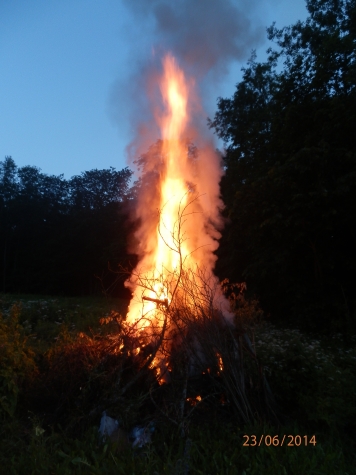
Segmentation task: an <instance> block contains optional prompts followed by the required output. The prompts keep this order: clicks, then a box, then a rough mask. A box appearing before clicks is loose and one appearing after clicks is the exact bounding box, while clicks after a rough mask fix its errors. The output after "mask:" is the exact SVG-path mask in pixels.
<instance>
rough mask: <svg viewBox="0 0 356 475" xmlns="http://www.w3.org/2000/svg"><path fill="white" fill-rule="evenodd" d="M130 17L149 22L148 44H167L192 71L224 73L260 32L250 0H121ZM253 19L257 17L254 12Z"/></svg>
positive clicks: (256, 41) (253, 44) (162, 46)
mask: <svg viewBox="0 0 356 475" xmlns="http://www.w3.org/2000/svg"><path fill="white" fill-rule="evenodd" d="M124 3H125V4H126V5H127V7H128V9H129V10H131V11H132V12H133V14H134V20H135V21H138V22H140V23H141V22H143V23H146V24H147V23H150V24H151V25H152V30H153V31H152V33H153V38H152V39H153V41H154V44H153V46H154V47H155V48H157V50H158V51H160V50H166V51H167V50H170V51H171V52H172V53H173V55H174V56H176V57H177V58H178V60H179V62H180V64H182V66H183V67H184V68H185V69H188V71H189V70H191V69H192V70H193V71H194V73H195V76H197V75H199V76H200V75H206V74H207V73H212V74H213V75H214V76H217V77H219V76H220V75H221V74H224V73H226V71H227V66H228V64H229V63H230V62H231V61H232V60H245V59H246V57H247V56H249V54H250V52H251V49H253V48H255V47H256V46H257V45H258V44H259V43H260V41H261V40H262V39H263V37H264V35H265V34H264V28H263V27H262V26H261V25H260V24H256V23H259V22H256V21H253V20H252V18H253V16H254V15H255V11H256V8H255V7H256V6H257V1H256V0H124ZM256 19H257V18H256ZM193 71H191V72H193Z"/></svg>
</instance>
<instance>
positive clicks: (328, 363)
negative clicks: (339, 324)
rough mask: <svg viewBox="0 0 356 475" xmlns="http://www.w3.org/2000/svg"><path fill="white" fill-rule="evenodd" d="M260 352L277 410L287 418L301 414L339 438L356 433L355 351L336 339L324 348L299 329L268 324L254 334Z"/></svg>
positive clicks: (331, 340)
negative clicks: (339, 434)
mask: <svg viewBox="0 0 356 475" xmlns="http://www.w3.org/2000/svg"><path fill="white" fill-rule="evenodd" d="M354 340H355V337H353V341H354ZM330 343H333V347H334V348H333V347H331V346H330ZM335 343H337V345H335ZM256 352H257V354H258V355H259V357H260V359H261V362H262V364H263V365H264V369H265V371H266V374H267V377H268V380H269V382H270V384H271V387H272V390H273V393H274V395H275V397H276V399H277V401H278V404H279V407H280V408H281V411H282V412H284V413H285V414H287V415H288V418H289V419H291V418H293V419H294V418H296V417H298V414H299V415H301V414H302V415H303V420H305V421H306V423H309V424H310V423H311V422H316V423H318V424H320V425H321V426H323V425H324V426H325V427H326V428H328V429H329V430H330V429H331V430H333V431H339V432H340V433H341V434H342V433H344V432H345V431H346V432H349V433H351V432H353V431H354V430H355V428H356V408H355V404H354V397H355V393H356V351H355V349H354V347H353V346H351V347H350V345H347V344H345V343H343V341H342V339H340V337H338V336H333V337H331V339H329V340H327V344H326V343H325V342H324V343H323V342H322V341H321V340H320V339H317V338H312V337H311V336H308V335H305V334H302V333H301V332H300V331H298V330H296V329H282V328H275V327H273V326H272V325H264V326H260V327H259V328H258V330H257V332H256Z"/></svg>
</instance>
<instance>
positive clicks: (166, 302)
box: [142, 295, 168, 308]
mask: <svg viewBox="0 0 356 475" xmlns="http://www.w3.org/2000/svg"><path fill="white" fill-rule="evenodd" d="M142 300H147V301H148V302H154V303H156V304H157V305H163V306H164V307H166V308H168V299H164V300H160V299H154V298H152V297H146V296H145V295H144V296H143V297H142Z"/></svg>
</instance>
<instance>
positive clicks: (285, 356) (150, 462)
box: [0, 294, 356, 475]
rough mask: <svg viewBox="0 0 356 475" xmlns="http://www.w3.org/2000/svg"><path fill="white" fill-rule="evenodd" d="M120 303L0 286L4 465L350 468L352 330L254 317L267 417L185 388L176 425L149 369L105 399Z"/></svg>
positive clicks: (179, 470) (76, 470)
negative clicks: (114, 430)
mask: <svg viewBox="0 0 356 475" xmlns="http://www.w3.org/2000/svg"><path fill="white" fill-rule="evenodd" d="M126 308H127V302H126V301H120V300H105V299H103V298H54V297H46V298H45V297H43V296H41V297H36V296H33V295H32V296H26V295H4V294H2V295H0V312H1V314H2V317H1V319H0V359H1V368H0V417H1V429H0V431H1V432H0V433H1V449H0V464H1V467H2V468H5V467H6V473H9V474H24V475H25V474H26V475H28V474H41V475H42V474H45V473H46V474H81V473H83V474H111V473H112V474H153V475H154V474H172V475H173V474H174V475H178V474H188V473H190V474H204V475H208V474H241V475H242V474H245V475H247V474H262V473H263V474H288V475H290V474H298V475H300V474H330V475H335V474H354V473H356V458H355V453H356V443H355V437H354V433H355V429H356V404H355V398H356V350H355V337H353V336H348V337H346V336H342V335H341V334H336V335H329V336H323V337H320V336H318V335H311V334H305V333H303V332H301V331H300V330H298V329H297V328H284V327H281V326H278V327H277V326H272V325H271V324H268V323H266V322H261V323H259V324H258V325H256V326H255V328H254V330H253V338H252V342H253V346H254V348H255V350H256V354H257V357H258V359H259V361H260V362H261V363H262V365H263V371H264V374H265V376H266V379H267V381H268V384H269V386H270V388H271V391H272V393H273V395H274V398H275V404H276V408H277V412H276V414H277V417H278V421H274V422H272V421H270V420H267V419H266V420H263V418H261V417H260V416H257V415H256V418H255V420H254V421H251V422H249V423H248V424H242V423H241V421H240V420H239V418H238V417H237V416H236V415H235V414H234V412H233V411H232V410H231V407H230V403H229V400H228V399H226V398H225V399H224V398H223V395H222V394H219V395H218V396H216V395H215V396H214V397H212V396H211V395H208V396H207V397H203V398H200V399H201V400H200V399H199V398H198V397H197V396H196V394H198V393H196V394H194V395H191V397H190V398H188V397H187V398H186V402H185V408H184V413H183V416H182V418H181V420H180V423H179V424H177V423H176V420H174V417H171V416H172V412H169V411H165V410H162V406H160V404H159V403H155V398H156V396H157V398H158V399H159V398H160V397H161V394H162V391H163V389H162V387H164V386H167V387H168V386H169V385H163V386H160V387H158V386H157V383H156V381H155V377H154V374H153V372H152V371H150V370H149V369H147V371H146V373H147V374H145V376H144V378H141V380H139V381H137V382H136V383H135V384H133V385H132V386H131V387H130V389H129V390H128V391H127V392H125V394H123V395H122V396H120V397H117V394H119V389H120V387H122V386H120V385H122V384H126V385H127V383H128V382H130V378H134V376H135V367H134V366H132V367H130V368H129V369H127V370H126V369H125V371H126V373H123V374H124V375H125V378H126V379H124V380H120V378H118V372H119V369H118V368H119V363H118V361H119V360H118V356H117V354H116V350H115V341H116V340H115V338H116V335H117V334H119V332H120V328H121V326H120V322H121V318H122V317H121V314H124V313H125V311H126ZM121 369H122V368H121ZM252 371H253V369H252V368H251V372H252ZM120 374H121V373H120ZM247 379H248V377H247ZM201 381H202V380H200V379H199V380H197V383H196V384H198V385H199V384H201ZM167 391H169V388H168V389H167ZM197 391H198V392H199V391H201V392H203V389H202V388H200V387H198V389H197ZM210 396H211V397H210ZM158 399H156V400H158ZM159 400H161V399H159ZM103 410H105V411H107V413H108V415H109V416H111V417H113V418H115V419H116V420H118V422H119V428H120V432H119V433H118V435H117V437H116V438H115V439H114V438H111V439H110V438H107V439H106V440H104V441H103V440H101V439H100V438H99V434H98V428H99V424H100V419H101V415H102V412H103ZM141 425H142V426H148V425H150V427H151V428H152V436H151V442H150V443H147V444H145V445H143V447H135V448H133V447H132V441H131V442H130V439H129V438H128V437H127V436H128V435H129V434H130V431H131V430H132V429H133V428H134V427H135V426H141ZM247 436H248V437H247ZM276 436H278V437H276ZM284 436H286V437H284ZM288 436H289V437H288ZM298 436H300V437H298ZM305 436H306V437H305ZM282 441H283V446H282ZM244 444H245V445H244Z"/></svg>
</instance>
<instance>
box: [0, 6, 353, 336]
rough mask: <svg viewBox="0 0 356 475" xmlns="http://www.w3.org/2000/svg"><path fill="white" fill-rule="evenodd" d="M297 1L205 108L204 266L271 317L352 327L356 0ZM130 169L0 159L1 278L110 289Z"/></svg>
mask: <svg viewBox="0 0 356 475" xmlns="http://www.w3.org/2000/svg"><path fill="white" fill-rule="evenodd" d="M306 6H307V9H308V12H309V16H308V18H307V19H306V21H304V22H300V21H299V22H297V23H296V24H294V25H292V26H289V27H285V28H282V29H277V28H276V27H275V25H272V26H271V27H270V28H269V29H268V30H267V33H268V38H269V40H271V41H272V42H273V43H274V46H273V47H271V48H270V49H269V50H268V59H267V61H265V62H258V61H257V58H256V55H254V54H253V55H252V56H251V59H250V60H249V62H248V63H247V65H246V67H245V68H244V69H243V77H242V80H241V81H240V82H239V83H238V84H237V86H236V90H235V93H234V95H233V96H232V97H231V98H219V99H218V102H217V112H216V114H215V117H214V118H213V119H212V120H210V121H209V124H208V125H209V126H210V128H212V129H213V131H214V132H215V133H216V134H217V135H218V136H219V137H220V138H221V139H222V140H223V141H224V142H225V152H224V156H223V160H224V167H225V175H224V177H223V179H222V182H221V192H222V196H223V199H224V202H225V210H224V214H225V218H226V226H225V229H224V230H223V233H222V238H221V242H220V247H219V249H218V251H217V253H218V262H217V269H216V271H217V273H218V275H219V277H221V278H222V279H223V278H225V277H228V278H230V279H231V280H233V281H237V282H241V281H246V282H247V286H248V290H249V292H250V293H251V295H256V296H257V297H258V298H259V299H260V302H261V305H262V307H263V309H264V310H265V311H266V313H267V314H269V315H270V316H271V318H275V319H278V318H280V319H283V320H284V321H288V320H290V321H292V322H296V321H297V322H299V323H304V324H306V325H308V326H310V327H312V328H315V329H320V328H329V329H335V330H336V329H340V326H342V327H343V328H344V327H345V325H346V326H347V327H348V328H351V327H352V328H354V326H355V316H356V315H355V313H356V231H355V222H356V133H355V131H356V0H307V1H306ZM202 159H203V158H202ZM138 163H140V161H138ZM131 176H132V172H131V171H130V170H129V169H127V168H125V169H123V170H121V171H116V170H115V169H114V168H110V169H108V170H91V171H88V172H84V173H82V174H81V175H78V176H75V177H73V178H71V179H70V180H65V179H64V178H63V176H47V175H45V174H42V173H41V172H40V170H39V169H37V168H36V167H30V166H28V167H22V168H17V167H16V165H15V163H14V161H13V160H12V159H11V158H10V157H7V158H6V159H5V161H4V162H1V163H0V219H1V228H0V249H1V251H0V252H1V259H0V260H1V263H0V272H1V288H2V289H3V290H4V291H9V292H10V291H11V292H13V291H28V292H42V293H44V292H46V293H58V292H63V293H66V294H78V293H79V294H86V293H90V292H94V291H99V290H100V288H101V287H100V286H102V288H106V289H111V290H112V291H113V292H114V293H115V292H117V293H118V294H120V295H123V286H122V284H118V283H117V275H116V274H113V273H111V272H110V270H109V267H110V266H111V267H112V268H113V269H116V268H117V265H118V264H119V263H121V264H123V265H125V263H128V262H129V261H130V262H133V260H134V259H135V256H130V255H128V253H127V252H128V251H127V249H128V246H127V243H128V240H129V239H130V236H131V233H132V230H133V228H134V226H135V223H133V222H132V221H130V220H129V219H128V218H129V217H130V215H131V216H132V213H131V211H132V209H133V208H132V206H134V201H135V200H134V195H135V193H134V192H135V189H136V190H137V188H138V187H139V186H140V183H139V182H136V184H135V185H134V187H130V179H131ZM95 276H96V277H95ZM115 286H117V287H116V290H115Z"/></svg>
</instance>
